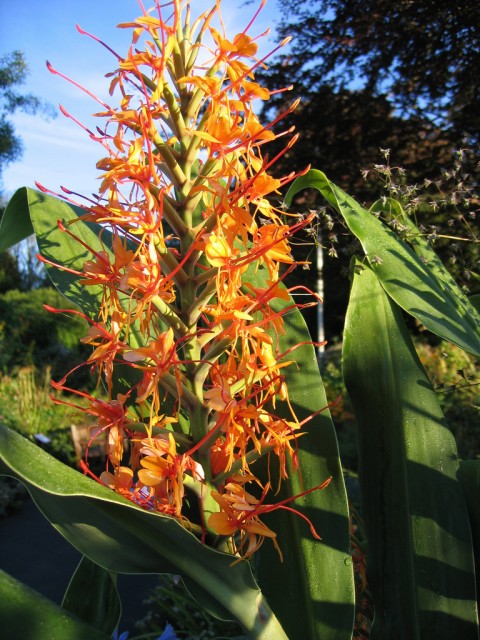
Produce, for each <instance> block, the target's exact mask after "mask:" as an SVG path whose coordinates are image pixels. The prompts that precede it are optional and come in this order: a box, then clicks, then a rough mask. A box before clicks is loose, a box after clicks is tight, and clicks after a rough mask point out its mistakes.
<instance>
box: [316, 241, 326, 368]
mask: <svg viewBox="0 0 480 640" xmlns="http://www.w3.org/2000/svg"><path fill="white" fill-rule="evenodd" d="M317 293H318V295H319V296H320V299H321V300H322V302H320V303H319V304H318V305H317V341H318V342H323V341H324V340H325V326H324V316H323V249H322V232H321V230H320V229H319V230H318V235H317ZM324 352H325V347H324V346H323V345H321V346H320V347H318V350H317V357H318V361H319V362H321V361H322V358H323V354H324Z"/></svg>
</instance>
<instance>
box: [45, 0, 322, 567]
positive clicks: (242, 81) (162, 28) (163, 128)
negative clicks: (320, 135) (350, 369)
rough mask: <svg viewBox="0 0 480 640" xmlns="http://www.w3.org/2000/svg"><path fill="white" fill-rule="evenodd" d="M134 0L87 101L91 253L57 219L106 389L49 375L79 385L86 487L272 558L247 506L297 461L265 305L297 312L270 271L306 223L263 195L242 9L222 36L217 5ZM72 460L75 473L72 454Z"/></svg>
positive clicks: (250, 44) (265, 169)
mask: <svg viewBox="0 0 480 640" xmlns="http://www.w3.org/2000/svg"><path fill="white" fill-rule="evenodd" d="M263 4H264V3H262V5H261V6H260V9H261V8H262V6H263ZM140 6H141V8H142V15H141V16H140V17H139V18H137V19H136V20H134V21H133V22H131V23H127V24H121V25H119V27H120V28H122V29H131V30H132V34H133V37H132V45H131V47H130V49H129V51H128V53H127V55H126V56H125V57H121V56H119V55H117V54H115V55H116V57H117V60H118V68H117V69H116V71H114V72H113V73H112V74H110V77H111V84H110V92H111V94H112V95H118V96H119V103H118V106H116V107H111V106H109V105H107V104H105V103H103V102H102V103H101V111H100V112H99V113H97V114H96V115H97V116H98V117H99V118H101V119H102V121H103V122H104V124H103V125H102V126H99V127H98V129H97V131H96V132H92V131H89V132H88V133H89V134H90V136H91V138H92V139H94V140H96V141H97V142H99V143H100V144H101V145H102V147H103V148H104V150H105V151H106V155H105V157H103V158H102V159H101V160H100V161H99V162H98V165H97V166H98V168H99V169H100V170H101V171H102V176H101V179H102V181H101V185H100V190H99V191H100V192H99V197H98V199H97V200H95V201H90V202H88V203H87V204H85V203H84V204H82V205H81V206H82V207H83V208H84V210H85V213H84V215H83V216H82V218H83V220H84V221H87V222H95V223H99V224H101V225H102V228H103V229H104V230H105V231H104V236H103V237H102V238H101V241H102V242H104V243H105V250H101V251H98V250H95V249H93V248H91V247H88V246H85V243H84V242H83V240H82V239H81V238H80V237H79V236H77V234H76V230H75V225H74V224H73V225H65V226H62V230H63V232H64V233H65V234H67V235H68V236H69V238H70V240H73V241H78V242H79V243H80V244H81V245H82V249H83V250H84V249H85V248H87V249H88V250H89V251H90V257H89V258H88V259H87V260H86V261H85V263H84V264H83V269H82V270H81V271H77V272H75V274H76V275H77V276H78V278H79V280H80V284H81V285H82V286H83V287H85V288H86V289H89V288H95V287H100V288H101V291H102V295H101V296H100V301H101V304H100V308H99V309H98V312H97V314H96V316H95V317H89V318H87V320H88V322H89V325H90V328H89V330H88V332H87V334H86V336H85V337H84V338H83V342H85V343H87V344H90V345H92V347H93V349H94V350H93V352H92V354H91V356H90V357H89V358H88V360H87V363H86V364H87V365H89V366H91V367H92V369H93V370H94V371H95V372H96V373H97V374H98V376H99V379H101V380H103V382H104V384H105V389H106V393H107V396H108V397H107V399H102V400H99V399H95V398H93V397H90V396H87V395H86V394H85V393H83V392H80V391H76V390H74V389H72V388H70V386H69V384H68V376H67V377H66V378H65V379H63V380H62V381H60V382H59V383H54V386H55V387H56V388H58V389H59V390H61V391H64V392H65V391H67V392H70V393H72V394H77V395H83V396H86V397H87V398H88V400H89V404H88V408H87V409H86V413H87V414H88V416H89V420H90V422H91V435H92V438H93V437H94V436H95V435H97V434H98V433H99V432H106V434H107V442H108V461H107V468H106V469H105V470H104V471H103V473H101V474H100V477H99V478H98V480H99V481H100V482H102V483H103V484H105V485H107V486H108V487H110V488H112V489H113V490H114V491H117V492H119V493H121V494H122V495H123V496H126V497H127V498H129V499H130V500H132V501H134V502H135V503H137V504H139V505H141V506H142V507H144V508H146V509H149V510H154V511H157V512H160V513H162V514H166V515H169V516H171V517H173V518H175V519H177V520H178V521H179V522H180V523H182V524H183V525H184V526H185V527H186V528H188V529H189V530H191V531H193V532H194V533H197V535H198V536H199V537H200V538H201V539H202V541H204V542H208V543H209V544H210V545H214V546H217V547H218V548H221V549H222V550H227V551H228V550H229V551H230V552H232V553H234V554H237V555H238V557H240V558H248V557H250V556H251V555H252V554H253V553H254V552H255V551H256V550H257V549H258V548H259V547H260V546H261V545H262V543H263V541H264V539H265V538H270V540H272V541H273V544H274V545H275V547H276V548H277V549H278V551H279V553H280V555H281V551H280V549H281V541H280V544H279V543H277V540H276V533H275V532H274V531H272V530H271V529H270V528H269V527H268V526H267V524H265V523H264V522H263V521H262V519H261V517H262V515H263V514H266V513H269V512H271V511H273V510H275V509H288V510H290V511H295V510H294V509H293V508H292V507H290V506H287V503H289V502H290V500H291V499H293V498H291V499H287V500H282V501H281V500H278V499H277V501H275V496H274V495H273V496H272V497H271V498H270V499H269V498H268V496H269V495H270V494H272V485H273V493H276V492H277V491H278V489H279V485H280V484H281V482H282V481H283V480H285V479H286V478H287V477H288V474H289V473H299V474H300V473H301V470H300V469H297V467H298V461H297V455H296V454H297V440H298V438H300V437H301V435H302V428H303V426H304V422H305V420H304V421H303V422H301V421H299V419H298V418H297V417H296V415H295V413H294V411H293V408H292V407H291V405H290V401H289V390H288V388H287V385H286V383H285V376H284V369H285V368H286V367H289V366H290V367H291V366H296V364H295V362H294V357H295V347H292V348H290V349H288V351H287V352H284V353H282V352H281V350H280V348H279V337H280V336H281V335H283V334H284V332H285V329H284V320H283V316H284V315H285V314H286V313H288V312H289V311H292V309H294V308H298V305H296V304H295V303H294V302H293V301H292V299H291V297H290V295H289V292H288V291H287V289H286V288H285V286H284V285H283V284H282V279H283V277H284V274H285V273H286V270H287V271H288V270H291V269H292V268H293V267H294V260H293V257H292V253H291V249H290V245H289V239H290V237H291V236H292V235H293V234H294V233H295V232H297V231H298V230H300V229H301V228H303V227H305V226H306V225H308V224H310V222H311V219H310V217H304V218H299V217H297V216H295V215H294V214H290V213H286V212H284V211H280V210H277V209H275V208H274V206H272V204H271V201H270V199H269V198H268V196H271V195H272V194H276V193H278V190H279V188H280V187H282V186H283V185H284V184H285V183H287V182H288V181H290V180H292V179H293V178H294V177H295V176H294V175H289V176H286V177H285V178H283V179H277V178H274V177H272V175H271V174H270V169H271V167H272V165H273V164H274V162H275V159H276V158H273V159H271V158H268V156H267V155H266V154H265V155H264V154H263V148H264V145H265V144H266V143H268V142H269V141H270V140H272V139H274V138H275V135H274V133H273V132H272V123H271V124H269V125H262V124H261V123H260V122H259V120H258V118H257V116H256V115H255V111H254V107H253V102H254V101H255V100H268V98H269V95H270V94H269V91H268V90H267V89H266V88H264V87H262V86H261V85H260V84H258V83H257V82H256V79H255V72H256V70H257V69H258V68H259V67H260V66H262V65H263V64H264V60H265V58H263V59H260V58H258V57H257V51H258V47H257V44H256V42H255V38H252V36H250V35H249V33H247V31H249V30H250V28H251V27H252V22H253V20H252V21H251V22H250V24H249V25H248V26H247V27H246V28H245V29H244V30H243V31H241V32H240V33H237V34H236V35H234V36H233V37H228V36H227V34H226V33H225V32H224V27H223V22H222V18H221V14H220V2H219V1H218V2H216V4H215V6H214V7H213V8H212V9H211V10H209V11H206V12H205V13H204V14H202V15H201V16H200V17H198V18H196V19H195V20H193V19H192V17H191V8H190V3H188V2H187V3H181V2H180V1H179V0H174V1H173V2H170V3H160V2H158V1H157V2H156V3H155V6H154V7H153V9H151V10H149V11H146V10H144V8H143V6H142V4H141V3H140ZM260 9H259V10H260ZM257 13H258V12H257ZM214 24H217V27H214V26H213V25H214ZM285 43H286V41H285V42H283V43H282V44H281V45H280V46H282V45H283V44H285ZM102 44H103V43H102ZM105 46H106V45H105ZM50 70H51V71H52V72H53V73H59V72H58V71H56V70H54V69H53V67H51V66H50ZM59 75H62V74H59ZM295 106H296V103H295V102H292V103H291V105H290V106H289V107H287V108H286V111H285V113H283V114H280V115H279V116H278V118H277V119H276V122H278V120H279V119H281V118H282V117H283V116H284V115H286V114H287V113H289V112H290V111H291V110H293V109H294V108H295ZM64 113H67V112H66V111H65V110H64ZM67 115H68V114H67ZM285 133H286V134H289V133H291V132H288V131H287V132H285ZM294 142H295V137H291V138H290V140H289V141H288V142H287V143H286V145H285V150H287V149H288V148H289V147H290V146H291V145H292V144H293V143H294ZM63 197H64V198H65V196H63ZM107 239H108V248H107ZM57 266H58V267H59V268H61V269H62V268H63V269H66V266H65V265H63V266H62V265H57ZM312 300H313V298H312ZM310 304H316V302H312V303H310ZM56 401H57V402H66V401H65V400H58V399H57V400H56ZM280 406H282V407H286V408H287V410H286V411H285V410H283V411H281V412H280V411H279V407H280ZM282 415H283V416H284V415H287V416H288V419H286V418H285V417H282ZM263 457H266V458H268V464H267V467H268V471H267V474H266V478H264V477H263V476H265V472H263V473H262V474H260V473H257V471H256V467H257V466H258V465H259V463H258V461H259V460H260V459H261V458H263ZM275 460H276V461H277V462H274V461H275ZM264 467H265V465H264ZM84 469H85V472H86V473H89V474H90V475H93V473H92V472H91V471H90V470H89V466H88V456H87V460H85V462H84ZM277 476H278V481H274V482H273V481H272V482H271V481H270V480H269V478H271V477H277ZM326 484H328V478H325V482H324V483H322V485H320V487H313V488H312V487H307V488H306V490H305V491H304V493H309V492H310V491H312V490H314V489H317V488H323V487H324V486H326ZM302 495H303V494H302ZM296 497H298V496H296ZM267 501H268V504H267ZM296 513H297V514H298V512H296ZM298 515H300V514H298ZM292 517H294V516H292ZM302 517H303V518H304V519H306V518H305V516H304V515H302ZM307 522H308V521H307ZM310 528H311V530H312V534H313V535H314V536H315V537H318V534H317V532H316V531H315V530H314V529H313V525H311V527H310Z"/></svg>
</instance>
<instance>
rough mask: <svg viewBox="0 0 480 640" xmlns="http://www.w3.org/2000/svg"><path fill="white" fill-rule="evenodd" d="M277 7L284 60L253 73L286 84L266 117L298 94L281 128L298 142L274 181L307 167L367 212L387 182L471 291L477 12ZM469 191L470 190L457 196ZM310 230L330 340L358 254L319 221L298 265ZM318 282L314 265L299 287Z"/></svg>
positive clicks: (478, 122)
mask: <svg viewBox="0 0 480 640" xmlns="http://www.w3.org/2000/svg"><path fill="white" fill-rule="evenodd" d="M278 5H279V7H280V15H281V16H282V17H281V21H280V24H279V25H278V26H279V38H283V37H285V36H287V35H292V36H293V40H292V42H291V44H290V45H289V50H288V52H287V55H284V53H283V51H282V55H281V56H279V57H278V58H276V59H273V61H272V62H271V63H270V64H269V66H268V69H267V70H265V71H263V72H262V73H260V74H259V75H262V79H263V81H264V82H266V84H267V86H268V87H269V89H271V90H274V89H278V88H279V87H285V86H289V85H293V86H294V91H293V92H291V93H289V92H287V93H285V92H281V93H277V94H275V95H274V96H273V97H272V99H271V100H270V101H269V103H268V110H269V112H270V110H271V109H273V110H276V111H277V112H281V111H282V110H285V109H286V108H287V107H288V106H289V105H290V103H291V101H292V100H293V98H297V97H299V96H300V97H301V103H300V105H299V107H298V108H297V109H296V110H295V111H293V113H290V114H289V115H288V116H287V118H286V119H284V120H282V122H281V124H280V126H281V128H282V129H287V128H290V127H293V128H295V129H296V131H297V132H298V133H299V134H300V140H299V143H298V144H297V145H295V146H293V147H292V148H290V149H289V150H288V152H287V153H285V155H283V156H282V158H281V159H280V160H279V162H278V163H276V165H275V166H276V168H277V170H278V171H279V173H281V174H282V175H285V174H288V173H289V172H291V171H301V170H302V169H304V168H305V166H306V165H307V164H310V165H311V166H313V167H316V168H320V169H322V170H324V171H326V172H327V173H328V175H329V176H330V177H331V179H332V180H333V181H334V182H335V183H337V184H338V185H340V186H341V187H342V188H343V189H345V190H346V191H348V192H350V193H353V194H355V197H356V198H358V199H359V200H360V201H362V202H364V203H369V204H371V203H372V202H373V201H374V200H376V199H377V198H378V197H379V195H381V194H382V193H383V194H386V195H388V194H389V190H391V188H392V185H393V188H394V189H400V190H401V189H402V188H403V189H404V191H403V193H400V192H399V191H397V192H395V193H393V194H392V195H394V197H401V198H405V200H406V201H404V204H405V205H406V206H407V208H408V207H410V205H412V207H416V208H417V210H418V211H419V212H420V214H421V215H420V218H419V219H418V222H419V223H420V224H421V225H424V232H425V234H427V235H429V236H431V238H432V239H436V238H438V236H440V235H445V236H449V237H448V239H447V240H443V241H442V240H439V241H437V244H436V245H435V246H436V248H437V249H439V251H440V254H441V255H442V258H443V259H444V260H445V261H451V262H455V265H454V267H453V268H454V269H455V270H456V273H455V275H456V276H457V277H459V278H460V281H461V282H462V283H463V284H466V285H468V284H469V282H468V277H470V272H471V265H472V264H474V262H475V260H476V261H477V262H478V238H474V237H473V232H472V229H474V227H475V223H474V222H473V220H474V216H475V213H478V212H475V209H478V200H477V206H476V207H474V208H473V210H470V211H469V210H468V209H469V207H471V204H472V202H475V193H474V192H475V190H476V189H478V166H477V162H478V154H476V153H475V151H474V148H475V144H476V142H477V141H478V140H479V133H480V106H479V100H480V96H479V86H480V85H479V83H480V55H479V51H480V36H479V32H478V29H475V26H476V25H477V24H480V5H478V4H477V3H475V2H471V1H467V2H466V3H465V2H464V3H460V2H458V0H454V1H453V2H449V3H447V2H445V1H444V0H428V1H427V2H412V1H410V0H399V1H398V2H395V3H390V2H388V1H387V0H365V1H363V2H359V1H358V0H352V1H350V0H349V1H347V0H312V2H309V3H304V2H302V1H301V0H278ZM475 16H477V17H475ZM265 115H266V114H265ZM269 115H270V113H269ZM277 131H278V129H277ZM464 134H468V136H469V141H468V144H467V147H468V151H467V152H465V153H464V154H463V155H462V167H461V169H458V170H454V171H453V170H452V172H451V173H452V175H453V173H454V174H455V176H454V179H453V180H450V184H449V185H447V182H448V180H446V179H445V173H444V174H443V175H442V169H444V170H445V169H448V170H449V171H450V170H451V169H452V168H453V167H454V166H455V163H456V159H457V155H456V154H457V152H458V150H459V149H460V148H462V147H464V146H465V140H464ZM281 140H282V139H281V138H280V140H279V141H275V142H274V143H272V144H271V145H269V148H268V153H269V155H270V156H272V157H273V156H275V155H276V154H277V153H280V150H281V144H280V143H281ZM382 149H388V150H389V162H391V163H392V166H390V165H389V162H385V160H384V158H382V155H381V150H382ZM383 165H388V166H383ZM395 167H401V170H402V173H400V172H399V171H398V170H395ZM403 171H404V173H403ZM382 172H383V173H382ZM393 174H395V175H393ZM388 176H389V177H388ZM365 177H366V178H367V179H365ZM386 183H388V184H386ZM394 183H395V184H394ZM467 183H468V184H469V189H470V192H469V193H467V194H465V188H464V187H465V185H466V184H467ZM385 187H386V188H385ZM445 189H447V193H446V192H445ZM472 189H473V191H472ZM420 192H422V193H423V201H422V206H421V207H419V203H420V200H421V199H420V197H419V194H420ZM315 198H316V196H313V195H312V196H311V197H310V196H309V194H308V193H306V194H303V195H302V200H303V202H297V205H298V206H303V207H305V208H306V209H308V208H316V199H315ZM431 202H433V203H434V207H431V206H430V203H431ZM469 216H471V217H470V218H469ZM467 218H468V220H467ZM469 225H470V226H469ZM316 230H317V231H318V230H321V241H322V244H323V246H324V247H325V249H326V251H325V264H324V276H325V324H326V330H327V332H328V333H329V334H330V335H332V334H333V335H335V334H337V333H338V332H339V331H340V329H341V326H342V318H343V315H344V312H345V309H346V304H347V296H348V292H347V291H345V290H344V288H343V287H342V286H341V284H340V283H341V282H342V279H341V278H340V274H341V273H342V272H343V274H345V271H346V270H347V269H348V265H349V258H350V256H351V254H352V253H353V252H354V251H355V247H353V246H352V242H351V240H349V239H348V234H345V232H344V230H343V228H342V226H341V224H339V223H338V221H336V220H335V219H334V218H331V217H330V216H329V215H328V214H327V215H326V216H323V217H320V218H319V221H318V225H317V228H316V229H312V230H311V231H312V232H311V234H310V237H307V238H305V240H306V243H305V245H304V246H303V247H302V248H301V249H299V251H298V253H297V258H298V259H299V260H301V259H304V258H305V253H307V254H309V257H310V259H312V258H314V251H315V244H314V242H313V240H314V239H315V232H316ZM457 236H458V237H460V238H461V240H460V241H458V242H457V241H456V240H455V237H457ZM344 238H345V240H344ZM465 238H467V239H468V238H473V239H474V240H475V243H473V244H472V243H468V242H465V241H464V240H465ZM318 239H319V238H317V240H318ZM441 242H443V246H442V245H441ZM332 256H335V258H334V257H332ZM337 256H338V257H339V258H340V260H338V259H336V257H337ZM464 274H465V276H464ZM315 275H316V274H315V269H314V268H311V269H310V271H309V272H306V273H304V274H302V278H305V280H306V281H307V282H308V284H309V286H313V287H314V286H315ZM471 282H473V280H472V281H471ZM309 324H311V326H312V325H313V324H314V319H312V322H311V323H310V322H309ZM312 330H313V331H314V328H313V329H312Z"/></svg>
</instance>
